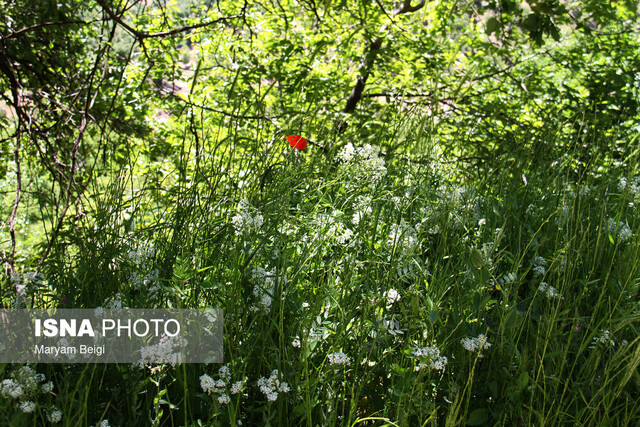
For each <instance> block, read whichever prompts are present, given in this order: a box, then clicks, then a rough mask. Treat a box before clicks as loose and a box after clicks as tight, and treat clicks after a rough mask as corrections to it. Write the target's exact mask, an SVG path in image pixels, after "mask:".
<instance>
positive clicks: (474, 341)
mask: <svg viewBox="0 0 640 427" xmlns="http://www.w3.org/2000/svg"><path fill="white" fill-rule="evenodd" d="M460 343H461V344H462V346H463V347H464V348H465V350H467V351H482V350H485V349H487V348H489V347H491V343H490V342H488V341H487V337H486V336H485V335H484V334H480V335H478V336H477V337H475V338H462V340H460Z"/></svg>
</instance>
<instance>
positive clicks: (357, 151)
mask: <svg viewBox="0 0 640 427" xmlns="http://www.w3.org/2000/svg"><path fill="white" fill-rule="evenodd" d="M338 159H339V160H340V161H341V162H342V163H343V165H344V166H345V167H346V168H348V171H349V178H350V179H349V181H348V183H347V185H348V186H350V187H354V188H355V187H361V186H362V185H363V184H364V183H371V184H374V185H375V184H377V183H378V182H379V181H380V180H381V179H382V178H383V177H384V176H385V175H386V174H387V168H386V166H385V163H384V159H381V158H380V157H379V156H378V149H377V148H375V147H372V146H371V145H369V144H366V145H365V146H363V147H358V148H356V147H354V146H353V144H351V143H349V144H347V145H346V146H345V147H344V148H343V149H342V150H341V151H340V153H338Z"/></svg>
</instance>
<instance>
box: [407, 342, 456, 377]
mask: <svg viewBox="0 0 640 427" xmlns="http://www.w3.org/2000/svg"><path fill="white" fill-rule="evenodd" d="M411 353H412V354H413V355H414V357H417V358H419V359H420V364H419V365H418V366H416V368H415V370H416V371H420V370H422V369H425V368H429V369H434V370H436V371H443V372H444V370H445V368H446V366H447V363H448V362H449V361H448V359H447V358H446V357H445V356H441V355H440V349H438V348H436V347H423V348H419V347H415V348H414V349H413V351H412V352H411Z"/></svg>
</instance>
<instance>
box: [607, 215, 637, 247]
mask: <svg viewBox="0 0 640 427" xmlns="http://www.w3.org/2000/svg"><path fill="white" fill-rule="evenodd" d="M607 230H608V231H609V234H610V235H611V236H612V237H613V238H614V239H615V240H617V241H618V242H620V243H626V242H627V241H629V240H630V239H631V237H633V233H632V232H631V229H630V228H629V226H628V225H627V224H625V223H624V222H622V221H616V220H615V219H613V218H609V219H608V221H607Z"/></svg>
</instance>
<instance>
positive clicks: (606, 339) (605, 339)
mask: <svg viewBox="0 0 640 427" xmlns="http://www.w3.org/2000/svg"><path fill="white" fill-rule="evenodd" d="M593 344H594V345H595V344H608V345H610V346H611V347H613V346H615V345H616V343H615V341H613V340H612V339H611V332H609V330H608V329H606V330H603V329H601V330H600V336H599V337H593Z"/></svg>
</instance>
